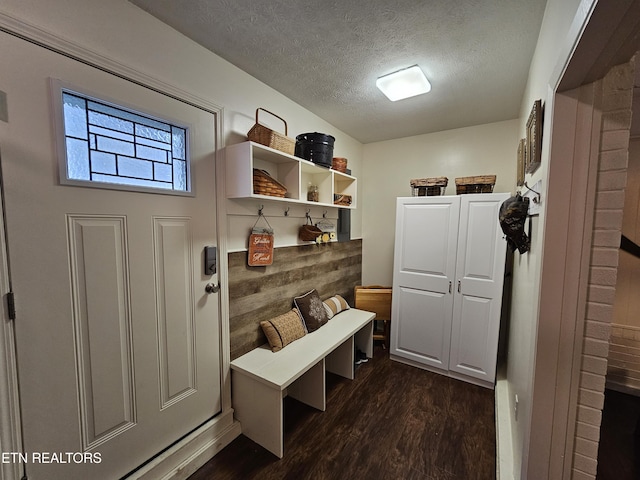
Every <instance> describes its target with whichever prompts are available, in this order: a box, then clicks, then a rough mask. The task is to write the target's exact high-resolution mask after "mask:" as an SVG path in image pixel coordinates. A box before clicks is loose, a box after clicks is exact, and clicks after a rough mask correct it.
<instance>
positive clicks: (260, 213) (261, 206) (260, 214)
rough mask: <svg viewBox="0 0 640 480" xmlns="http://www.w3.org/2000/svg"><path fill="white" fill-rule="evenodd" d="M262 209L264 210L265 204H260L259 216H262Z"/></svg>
mask: <svg viewBox="0 0 640 480" xmlns="http://www.w3.org/2000/svg"><path fill="white" fill-rule="evenodd" d="M262 210H264V205H260V206H259V207H258V216H259V217H262Z"/></svg>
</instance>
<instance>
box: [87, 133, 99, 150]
mask: <svg viewBox="0 0 640 480" xmlns="http://www.w3.org/2000/svg"><path fill="white" fill-rule="evenodd" d="M89 148H91V150H95V149H96V148H98V147H96V136H95V135H89Z"/></svg>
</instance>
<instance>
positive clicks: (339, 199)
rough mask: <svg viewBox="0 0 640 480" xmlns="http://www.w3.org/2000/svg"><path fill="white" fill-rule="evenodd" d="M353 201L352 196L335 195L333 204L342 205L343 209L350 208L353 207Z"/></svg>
mask: <svg viewBox="0 0 640 480" xmlns="http://www.w3.org/2000/svg"><path fill="white" fill-rule="evenodd" d="M351 200H352V197H351V195H345V194H342V193H334V194H333V204H334V205H341V206H343V207H349V206H351Z"/></svg>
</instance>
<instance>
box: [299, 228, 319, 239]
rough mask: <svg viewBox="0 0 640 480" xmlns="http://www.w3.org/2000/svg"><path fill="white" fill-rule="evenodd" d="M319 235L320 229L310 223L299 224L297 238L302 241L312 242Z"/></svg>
mask: <svg viewBox="0 0 640 480" xmlns="http://www.w3.org/2000/svg"><path fill="white" fill-rule="evenodd" d="M320 235H322V230H320V229H319V228H318V227H316V226H315V225H311V224H306V225H301V226H300V230H299V231H298V238H300V240H302V241H303V242H313V241H314V240H315V239H316V238H318V237H319V236H320Z"/></svg>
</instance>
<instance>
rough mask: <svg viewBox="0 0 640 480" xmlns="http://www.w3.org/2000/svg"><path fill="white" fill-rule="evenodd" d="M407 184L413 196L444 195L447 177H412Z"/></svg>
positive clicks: (447, 181)
mask: <svg viewBox="0 0 640 480" xmlns="http://www.w3.org/2000/svg"><path fill="white" fill-rule="evenodd" d="M409 184H410V185H411V192H412V194H413V196H414V197H424V196H429V197H430V196H439V195H444V191H445V190H446V188H447V185H448V184H449V179H448V178H447V177H430V178H414V179H412V180H411V181H410V182H409Z"/></svg>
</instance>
